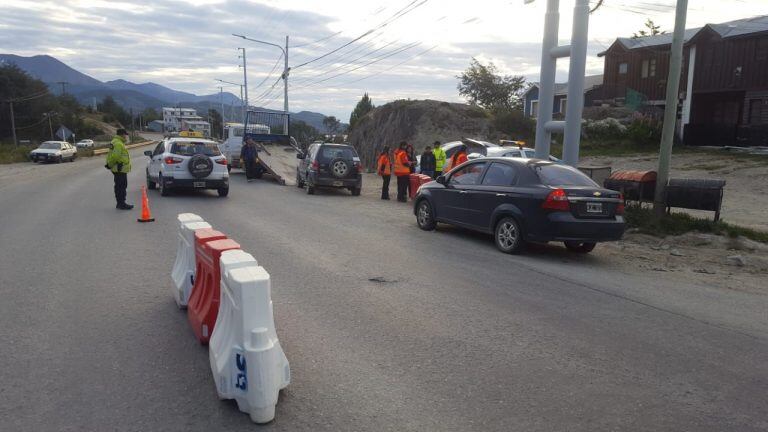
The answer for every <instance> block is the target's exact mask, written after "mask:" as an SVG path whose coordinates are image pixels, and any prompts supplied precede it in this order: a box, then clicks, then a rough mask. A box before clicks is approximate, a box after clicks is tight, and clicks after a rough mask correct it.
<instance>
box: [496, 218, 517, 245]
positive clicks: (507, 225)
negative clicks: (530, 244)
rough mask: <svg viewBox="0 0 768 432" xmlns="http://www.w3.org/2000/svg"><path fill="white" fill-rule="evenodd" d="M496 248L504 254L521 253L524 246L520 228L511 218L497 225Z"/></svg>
mask: <svg viewBox="0 0 768 432" xmlns="http://www.w3.org/2000/svg"><path fill="white" fill-rule="evenodd" d="M494 240H495V242H496V247H498V248H499V250H500V251H502V252H504V253H516V252H519V251H520V249H521V248H522V245H523V240H522V238H521V233H520V226H519V225H518V224H517V221H516V220H515V219H513V218H511V217H507V218H504V219H502V220H500V221H499V223H498V224H496V230H495V232H494Z"/></svg>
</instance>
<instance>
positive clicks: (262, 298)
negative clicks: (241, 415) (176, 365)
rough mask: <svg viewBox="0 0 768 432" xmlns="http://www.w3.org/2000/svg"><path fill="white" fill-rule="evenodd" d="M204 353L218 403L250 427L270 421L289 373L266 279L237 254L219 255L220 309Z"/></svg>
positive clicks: (247, 258) (250, 261)
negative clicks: (229, 405)
mask: <svg viewBox="0 0 768 432" xmlns="http://www.w3.org/2000/svg"><path fill="white" fill-rule="evenodd" d="M208 350H209V351H208V356H209V358H210V361H211V370H212V371H213V379H214V381H215V382H216V391H217V392H218V394H219V398H221V399H235V400H236V401H237V406H238V408H239V409H240V411H243V412H246V413H248V414H250V416H251V420H253V421H254V422H256V423H267V422H270V421H272V419H274V418H275V405H277V396H278V393H279V391H280V389H283V388H285V387H286V386H287V385H288V384H289V383H290V381H291V369H290V366H289V365H288V359H287V358H286V357H285V354H284V353H283V349H282V348H281V347H280V341H278V340H277V333H276V332H275V322H274V318H273V316H272V298H271V294H270V278H269V273H267V271H266V270H264V268H263V267H259V266H258V265H257V263H256V260H255V259H254V258H253V256H251V255H250V254H248V253H246V252H243V251H242V250H230V251H226V252H224V253H223V254H222V255H221V303H220V305H219V314H218V316H217V318H216V325H215V326H214V328H213V334H212V335H211V340H210V342H209V344H208Z"/></svg>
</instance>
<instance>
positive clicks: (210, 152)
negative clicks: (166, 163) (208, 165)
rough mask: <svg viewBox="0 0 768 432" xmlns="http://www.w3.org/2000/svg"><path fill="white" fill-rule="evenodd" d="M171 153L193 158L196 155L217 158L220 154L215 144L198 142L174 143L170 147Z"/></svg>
mask: <svg viewBox="0 0 768 432" xmlns="http://www.w3.org/2000/svg"><path fill="white" fill-rule="evenodd" d="M171 153H173V154H177V155H181V156H194V155H196V154H202V155H206V156H218V155H220V154H221V152H220V151H219V146H218V145H216V144H215V143H207V142H199V141H176V142H175V143H173V145H172V146H171Z"/></svg>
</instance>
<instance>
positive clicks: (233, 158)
mask: <svg viewBox="0 0 768 432" xmlns="http://www.w3.org/2000/svg"><path fill="white" fill-rule="evenodd" d="M244 131H245V126H244V125H243V124H242V123H226V124H225V125H224V142H223V143H222V144H221V145H220V146H219V147H220V148H221V152H222V153H223V154H224V156H226V158H227V164H228V167H230V168H242V167H241V166H240V149H241V148H242V147H243V135H244ZM248 133H257V134H268V133H270V127H269V126H267V125H263V124H250V125H248Z"/></svg>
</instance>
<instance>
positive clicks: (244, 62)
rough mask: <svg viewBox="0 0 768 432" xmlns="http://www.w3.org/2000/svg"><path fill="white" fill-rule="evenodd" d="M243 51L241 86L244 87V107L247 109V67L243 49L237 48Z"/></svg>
mask: <svg viewBox="0 0 768 432" xmlns="http://www.w3.org/2000/svg"><path fill="white" fill-rule="evenodd" d="M238 49H239V50H242V51H243V86H245V92H244V93H245V106H246V109H247V107H248V69H247V68H248V65H247V62H246V61H245V48H238Z"/></svg>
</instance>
